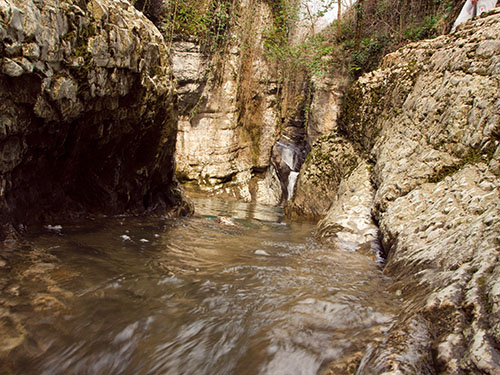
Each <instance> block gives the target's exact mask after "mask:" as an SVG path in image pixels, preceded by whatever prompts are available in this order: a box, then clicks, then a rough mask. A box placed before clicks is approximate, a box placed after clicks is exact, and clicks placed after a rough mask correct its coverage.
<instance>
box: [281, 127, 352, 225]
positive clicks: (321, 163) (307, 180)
mask: <svg viewBox="0 0 500 375" xmlns="http://www.w3.org/2000/svg"><path fill="white" fill-rule="evenodd" d="M360 160H361V158H360V157H359V152H357V151H356V150H355V148H354V147H353V145H352V143H351V142H349V141H348V140H346V139H345V138H344V137H341V136H339V135H337V134H336V133H332V134H330V135H328V136H323V137H320V138H318V139H317V140H316V142H315V143H314V144H313V147H312V149H311V151H310V152H309V154H308V155H307V158H306V161H305V162H304V164H303V165H302V168H301V170H300V174H299V177H298V180H297V187H296V189H295V194H294V195H293V198H292V199H291V200H290V201H289V202H287V204H286V205H285V212H286V214H287V215H288V216H290V217H307V218H311V219H318V218H321V217H323V216H324V215H325V214H326V212H327V211H328V209H329V207H330V205H331V204H332V201H333V200H334V199H335V198H336V196H337V189H338V186H339V184H340V182H341V181H342V179H343V178H345V177H348V176H349V175H350V173H351V172H352V171H353V169H354V168H355V167H356V166H357V165H358V163H359V162H360Z"/></svg>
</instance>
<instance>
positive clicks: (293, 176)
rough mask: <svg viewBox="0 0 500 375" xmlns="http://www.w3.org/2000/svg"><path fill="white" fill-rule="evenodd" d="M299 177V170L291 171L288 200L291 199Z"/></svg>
mask: <svg viewBox="0 0 500 375" xmlns="http://www.w3.org/2000/svg"><path fill="white" fill-rule="evenodd" d="M297 177H299V172H293V171H292V172H290V174H289V175H288V196H287V198H286V199H287V200H290V199H291V198H292V195H293V189H294V188H295V183H296V182H297Z"/></svg>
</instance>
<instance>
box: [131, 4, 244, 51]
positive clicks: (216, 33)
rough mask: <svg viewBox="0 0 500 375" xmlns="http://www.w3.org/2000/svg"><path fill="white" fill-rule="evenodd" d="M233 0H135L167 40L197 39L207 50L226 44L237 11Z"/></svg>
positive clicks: (219, 47) (215, 49)
mask: <svg viewBox="0 0 500 375" xmlns="http://www.w3.org/2000/svg"><path fill="white" fill-rule="evenodd" d="M236 3H237V2H236V1H234V0H165V1H161V0H136V1H135V7H136V8H137V9H139V10H142V11H143V12H144V13H145V14H146V15H147V16H148V17H149V18H150V19H151V20H152V21H153V22H154V23H155V25H156V26H157V27H158V28H159V29H160V30H161V31H162V32H163V34H164V37H165V39H166V40H167V41H168V42H170V43H171V42H172V41H173V40H195V41H197V42H198V43H200V45H201V46H202V49H203V51H204V52H205V53H208V54H210V53H214V52H216V51H217V50H218V49H221V48H223V47H224V45H225V44H226V42H227V36H228V32H229V30H230V28H231V26H232V25H233V23H234V15H235V14H236V13H237V9H236Z"/></svg>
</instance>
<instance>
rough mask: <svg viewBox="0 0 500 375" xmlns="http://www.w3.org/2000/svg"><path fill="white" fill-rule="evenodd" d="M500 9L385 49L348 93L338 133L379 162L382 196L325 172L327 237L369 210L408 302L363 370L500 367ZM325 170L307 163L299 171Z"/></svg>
mask: <svg viewBox="0 0 500 375" xmlns="http://www.w3.org/2000/svg"><path fill="white" fill-rule="evenodd" d="M499 14H500V12H499V10H498V9H496V10H494V11H492V12H490V13H489V14H487V15H483V16H482V17H481V18H478V19H475V20H473V21H471V22H468V23H466V24H464V25H462V26H461V27H460V28H459V30H458V31H457V32H456V33H454V34H451V35H446V36H442V37H439V38H436V39H433V40H426V41H421V42H417V43H413V44H410V45H408V46H406V47H404V48H402V49H400V50H398V51H396V52H394V53H392V54H389V55H387V56H386V57H385V58H384V59H383V61H382V63H381V66H380V68H379V69H378V70H376V71H373V72H371V73H367V74H365V75H363V76H362V77H360V79H359V80H358V81H357V82H355V83H354V84H353V85H352V86H351V88H350V89H349V91H348V92H347V94H346V97H345V105H344V109H343V112H342V115H341V117H340V120H339V126H338V129H337V132H338V133H339V134H342V135H343V136H344V137H345V139H346V143H350V144H352V147H353V148H354V149H356V150H359V153H358V155H363V157H360V158H359V160H363V159H364V158H365V159H367V160H368V161H369V163H370V164H371V163H373V166H372V167H370V180H371V184H372V185H373V188H374V190H373V192H374V195H371V194H370V193H369V192H368V191H367V192H366V194H365V193H363V200H360V199H357V200H355V201H350V199H351V198H349V195H347V196H345V191H346V190H345V189H343V188H342V186H343V184H347V185H349V181H352V179H355V176H356V173H357V172H351V171H350V170H348V171H346V175H345V176H343V178H342V180H341V181H339V182H336V183H335V184H333V182H334V179H332V178H330V177H328V176H324V177H323V178H322V184H323V185H324V186H331V187H333V188H334V191H330V193H329V194H328V195H326V194H325V195H324V196H325V197H333V201H334V205H332V207H331V209H330V212H329V213H328V214H327V216H326V217H325V219H323V221H322V222H321V223H320V231H319V235H320V237H322V238H323V240H325V241H331V242H333V243H337V244H338V242H339V237H340V236H339V235H338V234H341V233H342V230H344V229H345V228H349V225H347V224H346V222H343V220H342V218H343V217H344V216H343V215H344V214H345V213H346V212H349V210H350V209H351V210H355V207H357V206H358V205H359V207H360V208H359V210H355V211H356V213H355V214H354V215H353V216H352V217H353V218H356V217H358V220H359V215H358V214H359V213H363V212H364V213H366V212H368V211H371V216H372V217H373V219H374V221H375V222H376V223H377V224H379V227H380V236H381V239H382V243H383V248H384V251H385V252H386V255H387V263H386V265H385V269H384V270H385V273H387V274H389V275H391V276H393V277H394V280H395V284H394V285H393V288H392V290H393V291H394V292H395V293H397V294H398V295H400V296H401V297H402V298H403V301H404V302H403V303H402V306H403V312H402V313H401V314H400V316H399V317H398V319H397V320H396V322H395V323H394V325H393V326H392V327H391V329H390V330H389V332H388V334H387V336H386V338H385V340H384V341H383V342H382V343H381V344H378V345H373V346H371V347H370V348H368V351H367V353H366V354H365V356H364V357H363V359H362V360H361V362H360V365H359V368H358V369H357V374H389V373H390V374H438V373H446V374H468V373H474V374H497V373H500V352H499V349H498V348H499V346H498V343H499V342H500V336H499V331H498V326H499V324H500V311H499V298H500V297H499V296H500V294H499V291H500V286H499V284H498V281H497V280H498V276H499V275H498V274H499V270H498V259H499V257H500V240H499V238H498V233H499V229H500V228H499V226H498V225H499V223H500V220H499V219H500V190H499V183H500V181H499V172H500V170H499V165H500V164H499V155H500V151H499V145H500V137H499V134H500V127H499V126H500V121H499V119H500V99H499V97H498V92H499V88H500V86H499V85H500V81H499V79H498V77H499V70H498V69H499V63H500V49H499V48H498V45H499V44H498V43H499V39H498V36H499V35H500V18H499ZM317 149H318V150H319V149H320V148H319V147H317ZM314 150H315V148H314V147H313V151H312V152H314ZM334 155H335V153H332V156H334ZM359 160H354V165H355V166H356V165H357V164H358V163H359V162H360V161H359ZM343 161H344V160H343V159H342V155H341V154H340V153H339V154H338V155H337V156H335V157H333V159H332V161H331V162H330V163H329V164H328V165H336V164H338V163H340V162H343ZM321 165H322V163H321V162H318V161H316V162H315V163H314V165H313V166H311V165H310V164H308V163H307V162H306V163H305V165H304V167H303V170H302V171H301V175H305V174H307V173H311V172H312V171H314V170H315V169H318V168H319V166H321ZM304 168H306V170H304ZM353 168H354V167H353ZM351 170H352V169H351ZM354 170H355V171H358V169H354ZM365 181H366V180H365ZM329 184H330V185H329ZM364 186H366V188H367V189H368V190H369V187H368V185H364V184H363V182H362V181H361V180H360V181H357V182H356V184H355V185H354V186H353V190H354V192H353V193H352V194H351V197H355V195H356V194H355V191H356V190H358V189H359V190H360V191H361V190H362V189H363V187H364ZM300 187H301V180H300V178H299V185H298V189H299V190H298V191H297V192H296V195H299V194H305V191H306V190H304V189H303V190H302V191H300V189H301V188H300ZM372 194H373V193H372ZM370 196H371V197H372V198H371V199H369V198H368V197H370ZM343 197H344V198H343ZM329 201H330V202H331V201H332V198H329ZM325 205H326V204H325ZM356 215H358V216H356ZM349 216H351V214H349ZM362 216H364V215H362ZM354 221H356V220H355V219H354Z"/></svg>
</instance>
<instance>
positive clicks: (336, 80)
mask: <svg viewBox="0 0 500 375" xmlns="http://www.w3.org/2000/svg"><path fill="white" fill-rule="evenodd" d="M347 84H348V76H347V74H342V72H341V71H339V72H337V73H336V75H335V76H333V75H332V76H329V75H327V76H321V77H313V78H312V85H313V95H312V102H311V109H310V112H309V120H308V122H307V141H308V143H309V144H310V145H312V144H313V143H314V141H315V140H316V139H317V138H319V137H321V136H323V135H327V134H329V133H331V132H333V131H335V130H337V119H338V117H339V115H340V111H341V109H342V100H343V97H344V91H345V88H346V87H347Z"/></svg>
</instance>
